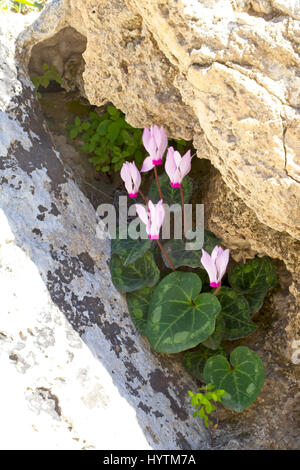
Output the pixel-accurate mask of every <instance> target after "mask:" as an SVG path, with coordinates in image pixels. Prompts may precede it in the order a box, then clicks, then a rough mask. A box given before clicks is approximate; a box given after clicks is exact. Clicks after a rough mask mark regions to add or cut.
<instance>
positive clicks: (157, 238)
mask: <svg viewBox="0 0 300 470" xmlns="http://www.w3.org/2000/svg"><path fill="white" fill-rule="evenodd" d="M149 238H150V240H159V235H149Z"/></svg>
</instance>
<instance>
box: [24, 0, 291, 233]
mask: <svg viewBox="0 0 300 470" xmlns="http://www.w3.org/2000/svg"><path fill="white" fill-rule="evenodd" d="M66 27H69V28H70V27H71V28H74V29H75V30H76V31H77V32H78V33H80V34H81V35H82V36H83V37H84V38H85V39H86V49H85V51H84V53H83V59H84V62H85V69H84V73H83V75H82V80H83V86H84V91H85V95H86V96H87V98H88V99H89V101H90V102H91V103H92V104H95V105H101V104H103V103H104V102H106V101H111V102H113V103H114V104H115V105H116V106H117V107H118V108H120V109H122V111H124V112H125V113H126V117H127V120H128V122H130V123H131V124H133V125H135V126H139V127H144V126H145V125H150V124H155V123H156V124H164V125H165V126H166V127H167V128H168V130H169V133H170V135H171V136H172V137H177V138H180V137H182V138H185V139H193V140H194V144H195V146H196V148H197V149H198V150H199V156H201V157H205V158H209V159H210V160H211V161H212V163H213V165H214V166H215V167H216V168H218V170H219V171H220V173H221V175H222V177H223V180H224V181H225V182H226V184H227V185H228V187H229V188H230V189H231V190H232V191H234V192H235V194H237V195H238V196H239V197H240V198H241V199H242V200H243V201H244V202H245V203H246V205H247V206H248V207H249V208H251V209H252V210H253V211H254V212H255V214H256V216H257V218H258V220H259V221H260V222H262V223H264V224H266V225H267V226H269V227H271V228H273V229H274V230H278V231H280V232H282V231H285V232H288V233H289V234H291V235H292V236H294V237H298V236H299V223H300V222H299V220H300V217H299V197H300V190H299V143H298V141H297V136H299V128H300V119H299V114H298V108H299V105H300V94H299V89H300V87H299V85H300V78H299V64H300V61H299V44H300V36H299V31H300V28H299V5H298V2H294V1H293V0H291V1H289V2H286V1H284V2H283V1H278V0H259V1H258V0H255V1H254V0H252V1H250V0H243V1H240V0H218V1H212V0H201V1H197V2H196V1H193V0H186V1H183V0H178V1H177V2H174V1H173V0H162V1H159V2H158V1H157V0H149V1H148V0H147V1H143V0H142V1H141V0H116V1H114V2H111V1H108V0H99V1H95V0H87V1H86V0H85V1H83V0H71V1H70V2H65V1H64V0H54V1H52V2H50V4H49V5H48V6H47V8H46V9H45V11H44V12H43V13H42V14H41V15H40V17H39V19H38V20H37V22H36V23H35V25H34V28H31V29H29V30H28V31H27V33H26V34H25V35H23V36H22V37H21V38H20V43H22V45H25V46H26V49H25V55H26V57H27V61H29V58H30V55H31V50H32V46H33V45H36V46H35V52H34V54H33V57H34V56H39V54H41V53H42V50H43V47H44V45H43V42H44V41H49V40H50V38H51V41H52V43H51V44H52V47H53V48H54V51H55V54H56V55H58V56H59V57H60V58H61V61H62V63H66V59H65V57H64V55H63V54H62V53H61V42H60V41H59V40H58V38H59V32H60V31H61V30H63V29H64V28H66ZM55 42H56V44H55ZM45 44H47V42H45ZM32 60H35V61H36V60H37V59H32ZM74 75H75V79H76V80H78V78H76V73H74ZM81 86H82V85H81Z"/></svg>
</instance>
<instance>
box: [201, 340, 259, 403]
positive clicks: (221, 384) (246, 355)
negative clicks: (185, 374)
mask: <svg viewBox="0 0 300 470" xmlns="http://www.w3.org/2000/svg"><path fill="white" fill-rule="evenodd" d="M230 362H231V365H232V366H233V368H232V367H231V366H230V364H229V362H228V361H227V359H226V358H225V357H224V356H214V357H211V358H210V359H208V360H207V362H206V364H205V367H204V372H203V375H204V380H205V381H206V383H210V384H213V385H214V386H215V387H216V388H220V389H224V390H225V391H226V395H224V396H223V397H222V403H223V405H224V406H226V407H227V408H231V409H232V410H235V411H243V410H244V409H245V408H247V407H248V406H249V405H251V403H252V402H253V401H254V400H255V399H256V397H257V395H258V394H259V392H260V389H261V387H262V385H263V383H264V378H265V370H264V365H263V363H262V360H261V359H260V357H259V356H258V355H257V354H255V353H254V352H253V351H252V350H251V349H249V348H247V347H246V346H238V347H237V348H236V349H234V350H233V351H232V353H231V355H230Z"/></svg>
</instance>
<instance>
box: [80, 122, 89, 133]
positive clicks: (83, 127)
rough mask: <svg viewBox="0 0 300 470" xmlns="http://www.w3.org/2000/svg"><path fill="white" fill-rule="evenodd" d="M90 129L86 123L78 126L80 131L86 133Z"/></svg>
mask: <svg viewBox="0 0 300 470" xmlns="http://www.w3.org/2000/svg"><path fill="white" fill-rule="evenodd" d="M90 127H91V124H90V123H89V122H87V121H85V122H83V123H82V124H81V126H80V129H81V130H83V131H87V130H88V129H89V128H90Z"/></svg>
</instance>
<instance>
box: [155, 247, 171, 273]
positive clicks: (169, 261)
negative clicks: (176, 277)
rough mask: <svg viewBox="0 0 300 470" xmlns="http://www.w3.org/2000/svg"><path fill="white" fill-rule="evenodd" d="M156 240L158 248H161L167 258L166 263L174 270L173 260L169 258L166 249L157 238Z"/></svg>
mask: <svg viewBox="0 0 300 470" xmlns="http://www.w3.org/2000/svg"><path fill="white" fill-rule="evenodd" d="M156 241H157V244H158V246H159V248H160V249H161V252H162V253H163V254H164V255H165V257H166V259H167V260H168V263H169V265H170V266H171V268H172V270H173V271H175V266H174V264H173V262H172V261H171V260H170V257H169V255H168V254H167V252H166V250H165V249H164V247H163V246H162V244H161V243H160V241H159V240H156Z"/></svg>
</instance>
